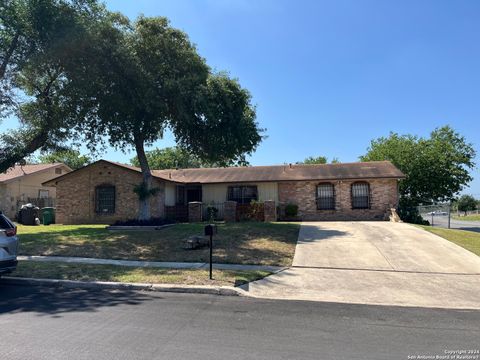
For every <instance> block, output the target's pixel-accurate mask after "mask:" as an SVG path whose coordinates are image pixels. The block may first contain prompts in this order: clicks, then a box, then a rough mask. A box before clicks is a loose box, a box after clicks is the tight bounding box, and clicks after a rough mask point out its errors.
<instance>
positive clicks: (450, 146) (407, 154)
mask: <svg viewBox="0 0 480 360" xmlns="http://www.w3.org/2000/svg"><path fill="white" fill-rule="evenodd" d="M474 158H475V150H474V148H473V146H472V144H469V143H467V141H466V140H465V138H464V137H463V136H461V135H460V134H458V133H457V132H455V131H454V130H453V129H452V128H450V127H449V126H444V127H441V128H437V129H435V130H434V131H433V132H432V133H431V134H430V137H429V138H421V137H417V136H413V135H398V134H396V133H391V134H390V136H388V137H382V138H379V139H376V140H373V141H372V142H371V144H370V147H369V148H368V151H367V154H365V155H364V156H361V157H360V159H361V161H380V160H389V161H391V162H392V163H393V164H394V165H395V166H397V167H398V168H399V169H400V170H401V171H402V172H403V173H404V174H405V175H406V179H405V180H402V181H401V182H400V186H399V191H400V208H403V209H410V208H413V207H415V206H417V205H420V204H429V203H432V202H448V201H452V200H453V199H454V198H455V196H456V194H458V192H460V191H461V190H462V189H463V188H464V187H465V185H467V184H468V183H469V182H470V181H471V180H472V177H471V176H470V174H469V169H473V168H474V166H475V163H474Z"/></svg>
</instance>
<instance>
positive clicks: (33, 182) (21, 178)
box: [0, 163, 72, 218]
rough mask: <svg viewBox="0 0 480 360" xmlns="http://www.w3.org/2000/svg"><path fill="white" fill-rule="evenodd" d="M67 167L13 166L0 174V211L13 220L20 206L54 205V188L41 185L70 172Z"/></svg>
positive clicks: (41, 165)
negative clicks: (32, 204) (29, 204)
mask: <svg viewBox="0 0 480 360" xmlns="http://www.w3.org/2000/svg"><path fill="white" fill-rule="evenodd" d="M71 171H72V169H70V168H69V167H68V166H67V165H65V164H62V163H55V164H36V165H23V166H22V165H15V166H14V167H11V168H10V169H8V170H7V171H6V172H4V173H0V211H2V212H4V213H5V214H6V215H7V216H8V217H10V218H14V217H15V215H16V214H17V211H18V210H19V209H20V207H21V205H23V204H27V203H30V202H31V203H34V204H35V205H39V206H43V205H54V202H55V196H56V188H55V187H54V186H45V185H42V184H43V183H44V182H45V181H48V180H50V179H53V178H56V177H59V176H60V175H63V174H66V173H69V172H71Z"/></svg>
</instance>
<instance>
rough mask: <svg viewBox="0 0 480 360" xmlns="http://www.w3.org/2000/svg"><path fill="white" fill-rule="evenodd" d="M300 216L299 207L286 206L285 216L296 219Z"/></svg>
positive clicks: (293, 205)
mask: <svg viewBox="0 0 480 360" xmlns="http://www.w3.org/2000/svg"><path fill="white" fill-rule="evenodd" d="M297 214H298V205H295V204H287V205H286V206H285V215H286V216H288V217H295V216H297Z"/></svg>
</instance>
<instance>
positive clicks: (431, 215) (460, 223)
mask: <svg viewBox="0 0 480 360" xmlns="http://www.w3.org/2000/svg"><path fill="white" fill-rule="evenodd" d="M417 210H418V213H419V214H420V216H421V217H422V218H423V220H426V221H428V222H429V224H430V226H435V227H441V228H446V229H460V230H467V231H475V232H480V218H478V217H477V216H476V215H478V213H479V212H480V211H479V210H472V211H468V212H467V214H465V213H464V212H462V211H457V210H456V209H455V208H453V207H452V206H451V204H437V205H424V206H418V207H417ZM466 215H468V216H466Z"/></svg>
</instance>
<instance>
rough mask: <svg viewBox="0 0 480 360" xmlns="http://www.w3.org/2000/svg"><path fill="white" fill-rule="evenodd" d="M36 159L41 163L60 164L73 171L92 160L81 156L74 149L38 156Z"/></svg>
mask: <svg viewBox="0 0 480 360" xmlns="http://www.w3.org/2000/svg"><path fill="white" fill-rule="evenodd" d="M38 159H39V161H40V162H41V163H56V162H61V163H64V164H65V165H67V166H68V167H70V168H71V169H73V170H76V169H80V168H81V167H84V166H86V165H88V164H90V163H91V162H92V159H91V158H90V157H89V156H87V155H82V154H81V153H80V151H78V150H75V149H63V150H58V151H53V152H51V153H48V154H44V155H40V156H39V157H38Z"/></svg>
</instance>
